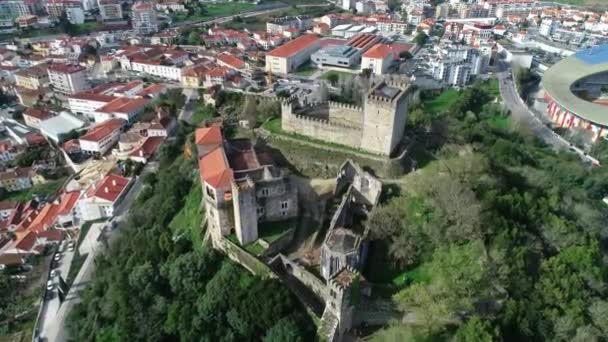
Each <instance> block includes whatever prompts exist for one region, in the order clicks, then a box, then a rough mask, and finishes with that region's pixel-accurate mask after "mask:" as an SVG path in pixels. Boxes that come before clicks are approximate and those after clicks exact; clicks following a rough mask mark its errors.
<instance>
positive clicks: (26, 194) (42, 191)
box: [2, 177, 66, 202]
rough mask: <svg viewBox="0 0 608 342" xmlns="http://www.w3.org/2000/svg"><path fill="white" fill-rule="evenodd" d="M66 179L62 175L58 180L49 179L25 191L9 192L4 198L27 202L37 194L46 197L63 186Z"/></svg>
mask: <svg viewBox="0 0 608 342" xmlns="http://www.w3.org/2000/svg"><path fill="white" fill-rule="evenodd" d="M65 180H66V177H62V178H59V179H57V180H51V181H48V182H46V183H44V184H37V185H34V186H32V187H31V188H29V189H27V190H24V191H14V192H9V193H7V194H6V195H5V196H4V197H3V198H2V199H3V200H13V201H18V202H27V201H29V200H31V199H32V198H34V196H35V195H38V196H42V197H45V196H48V195H51V194H53V193H55V192H57V191H58V190H59V189H60V188H61V186H62V185H63V183H64V182H65Z"/></svg>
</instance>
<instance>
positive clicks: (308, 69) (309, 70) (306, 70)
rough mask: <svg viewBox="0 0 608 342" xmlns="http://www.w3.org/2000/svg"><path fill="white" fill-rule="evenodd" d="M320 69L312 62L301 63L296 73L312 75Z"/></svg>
mask: <svg viewBox="0 0 608 342" xmlns="http://www.w3.org/2000/svg"><path fill="white" fill-rule="evenodd" d="M317 70H318V69H317V68H315V67H313V66H312V65H311V64H310V62H309V63H306V64H303V65H301V66H300V67H299V68H298V70H297V71H296V75H299V76H310V75H312V74H314V73H315V71H317Z"/></svg>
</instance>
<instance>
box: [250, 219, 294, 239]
mask: <svg viewBox="0 0 608 342" xmlns="http://www.w3.org/2000/svg"><path fill="white" fill-rule="evenodd" d="M295 225H296V221H295V220H288V221H277V222H262V223H259V224H258V236H259V238H260V239H264V240H266V241H267V242H268V243H273V242H274V241H276V240H278V239H279V238H280V237H282V236H283V235H284V234H285V233H287V231H288V230H289V229H291V228H293V227H295Z"/></svg>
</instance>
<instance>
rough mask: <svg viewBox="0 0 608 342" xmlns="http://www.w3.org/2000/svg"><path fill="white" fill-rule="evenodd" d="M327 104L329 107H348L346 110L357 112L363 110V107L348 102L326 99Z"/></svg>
mask: <svg viewBox="0 0 608 342" xmlns="http://www.w3.org/2000/svg"><path fill="white" fill-rule="evenodd" d="M327 104H328V105H329V108H330V109H331V108H340V109H348V110H352V111H357V112H363V107H359V106H356V105H351V104H348V103H340V102H333V101H328V102H327Z"/></svg>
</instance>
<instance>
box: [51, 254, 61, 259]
mask: <svg viewBox="0 0 608 342" xmlns="http://www.w3.org/2000/svg"><path fill="white" fill-rule="evenodd" d="M60 259H61V253H57V254H55V257H54V258H53V260H55V261H59V260H60Z"/></svg>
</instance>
